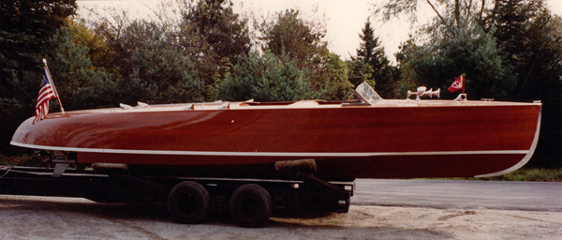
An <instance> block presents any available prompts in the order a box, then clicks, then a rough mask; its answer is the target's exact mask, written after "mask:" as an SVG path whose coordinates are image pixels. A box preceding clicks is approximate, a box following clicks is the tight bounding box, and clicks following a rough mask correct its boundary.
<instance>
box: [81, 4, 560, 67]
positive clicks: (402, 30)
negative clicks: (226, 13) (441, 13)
mask: <svg viewBox="0 0 562 240" xmlns="http://www.w3.org/2000/svg"><path fill="white" fill-rule="evenodd" d="M157 2H158V1H154V0H152V1H149V0H112V1H104V0H91V1H83V0H78V6H79V7H80V9H79V14H80V15H81V16H86V15H87V14H86V13H87V11H86V10H85V8H86V7H88V8H103V7H115V8H117V9H124V10H126V11H129V13H130V15H136V16H138V17H145V16H147V15H150V14H151V10H150V9H149V8H148V7H147V6H150V5H153V4H155V3H157ZM232 2H233V4H234V6H233V9H234V11H235V12H236V13H240V14H245V13H248V12H250V11H253V12H256V13H258V14H262V15H264V16H265V15H267V14H268V13H270V14H273V13H275V12H279V11H283V10H285V9H291V8H297V9H299V10H300V11H301V12H302V13H303V15H304V16H305V17H311V18H312V19H323V21H325V23H326V30H327V34H326V39H325V40H326V41H328V48H329V49H330V51H331V52H334V53H336V54H338V55H340V57H341V58H342V59H349V58H350V56H355V55H356V50H357V48H359V43H360V39H359V34H360V33H361V29H362V28H363V27H364V26H365V22H366V21H367V18H369V17H371V26H372V27H373V28H374V29H375V37H379V40H380V41H381V45H382V46H383V47H384V49H385V53H386V55H387V57H388V58H389V60H391V61H393V62H394V61H395V58H394V53H396V52H398V50H399V49H398V46H399V45H400V43H401V42H403V41H405V40H407V39H408V33H410V32H411V31H410V24H409V22H408V21H407V20H405V19H404V20H392V21H390V22H386V23H382V22H380V21H378V20H377V19H374V18H373V17H372V12H373V11H372V10H373V3H375V4H376V3H380V2H382V1H381V0H232ZM546 2H547V5H549V7H550V10H551V11H552V12H553V13H555V14H558V15H561V16H562V0H546ZM424 5H427V4H424ZM315 9H316V13H314V10H315ZM418 15H419V18H420V19H424V18H425V19H429V18H431V17H433V16H434V13H433V12H432V10H431V9H430V8H429V7H428V6H425V7H421V8H420V9H419V13H418ZM422 21H423V20H422Z"/></svg>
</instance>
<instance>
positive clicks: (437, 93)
mask: <svg viewBox="0 0 562 240" xmlns="http://www.w3.org/2000/svg"><path fill="white" fill-rule="evenodd" d="M412 95H415V96H416V100H418V101H419V100H420V97H423V96H429V97H430V98H433V96H437V98H440V97H441V89H439V88H438V89H437V90H435V91H433V88H430V89H429V90H427V88H426V87H424V86H421V87H418V90H417V92H412V91H410V90H408V96H407V99H410V96H412Z"/></svg>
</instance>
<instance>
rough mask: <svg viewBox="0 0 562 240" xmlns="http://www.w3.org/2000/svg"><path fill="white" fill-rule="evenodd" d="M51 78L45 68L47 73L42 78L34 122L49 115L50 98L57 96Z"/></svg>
mask: <svg viewBox="0 0 562 240" xmlns="http://www.w3.org/2000/svg"><path fill="white" fill-rule="evenodd" d="M49 80H50V79H49V73H48V72H47V69H45V74H43V79H42V80H41V88H40V89H39V96H38V97H37V105H35V120H33V123H36V122H39V121H41V120H42V119H43V118H45V116H47V113H49V100H51V99H53V98H55V93H54V92H53V88H52V87H51V81H49Z"/></svg>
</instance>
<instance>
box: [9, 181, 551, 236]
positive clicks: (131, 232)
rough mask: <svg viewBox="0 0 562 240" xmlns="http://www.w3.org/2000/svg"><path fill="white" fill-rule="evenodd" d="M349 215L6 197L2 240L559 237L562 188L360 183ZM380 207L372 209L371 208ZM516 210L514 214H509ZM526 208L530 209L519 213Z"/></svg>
mask: <svg viewBox="0 0 562 240" xmlns="http://www.w3.org/2000/svg"><path fill="white" fill-rule="evenodd" d="M356 184H357V185H356V187H357V188H356V190H357V192H356V194H355V196H354V197H353V198H352V206H351V207H350V210H349V212H348V213H345V214H339V213H333V214H320V215H312V216H306V217H305V216H303V217H290V216H284V217H273V218H272V219H270V221H269V222H268V225H267V226H266V227H263V228H259V229H246V228H241V227H238V226H237V225H236V224H235V223H234V221H233V220H232V219H230V218H229V217H227V216H226V217H219V218H209V219H207V220H206V221H205V222H204V223H203V224H197V225H189V224H178V223H175V222H173V221H171V220H170V219H169V216H168V214H167V212H166V208H165V206H163V205H134V204H133V205H128V204H104V203H94V202H91V201H89V200H86V199H82V198H59V197H33V196H14V195H0V239H13V240H18V239H25V240H27V239H34V240H37V239H80V240H84V239H86V240H87V239H95V240H97V239H131V240H132V239H135V240H138V239H149V240H163V239H166V240H168V239H170V240H171V239H205V240H207V239H240V240H246V239H254V240H260V239H264V240H275V239H279V240H285V239H383V240H385V239H388V240H394V239H404V240H420V239H421V240H425V239H427V240H441V239H442V240H445V239H447V240H448V239H455V240H465V239H466V240H468V239H470V240H489V239H515V240H527V239H560V236H562V202H561V201H562V200H561V199H562V191H561V190H562V184H560V183H513V182H479V181H478V182H472V181H417V180H357V182H356ZM369 205H373V206H369ZM510 209H512V210H510ZM520 210H525V211H520Z"/></svg>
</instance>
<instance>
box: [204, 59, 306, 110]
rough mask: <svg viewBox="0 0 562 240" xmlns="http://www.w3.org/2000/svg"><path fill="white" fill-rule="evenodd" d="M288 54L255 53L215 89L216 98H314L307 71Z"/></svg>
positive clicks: (228, 72)
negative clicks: (299, 67)
mask: <svg viewBox="0 0 562 240" xmlns="http://www.w3.org/2000/svg"><path fill="white" fill-rule="evenodd" d="M295 65H296V64H295V61H294V60H291V59H290V58H289V57H288V56H287V55H281V56H280V57H277V56H276V55H274V54H272V53H271V52H265V53H264V54H263V56H260V55H259V54H258V53H251V54H250V55H249V56H248V58H246V59H245V60H244V61H242V62H240V63H238V64H236V65H234V66H231V69H229V70H228V71H227V72H226V74H225V75H224V77H223V78H221V79H218V80H217V82H216V84H215V86H214V87H213V88H212V89H211V92H212V95H213V98H214V99H215V100H219V99H222V100H227V101H243V100H248V99H254V100H255V101H260V102H261V101H263V102H268V101H296V100H301V99H307V98H310V97H311V93H310V92H309V82H308V79H307V78H306V77H305V72H304V71H302V70H299V69H297V68H296V66H295Z"/></svg>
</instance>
